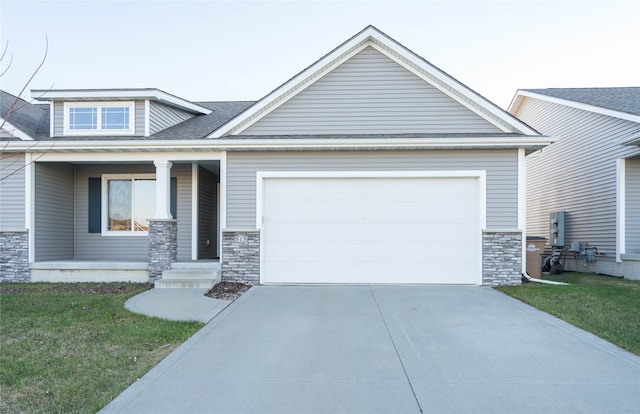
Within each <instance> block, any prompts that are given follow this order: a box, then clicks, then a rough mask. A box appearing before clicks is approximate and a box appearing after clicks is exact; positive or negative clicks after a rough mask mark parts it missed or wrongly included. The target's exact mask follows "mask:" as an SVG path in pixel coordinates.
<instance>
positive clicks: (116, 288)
mask: <svg viewBox="0 0 640 414" xmlns="http://www.w3.org/2000/svg"><path fill="white" fill-rule="evenodd" d="M140 289H151V286H150V285H149V284H148V283H126V282H116V283H51V284H48V283H43V284H37V285H31V284H29V283H24V284H23V283H1V284H0V293H2V294H9V295H18V294H22V293H30V292H36V291H39V292H50V293H82V294H84V295H104V296H111V295H122V294H127V293H131V292H136V291H139V290H140Z"/></svg>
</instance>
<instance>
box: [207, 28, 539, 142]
mask: <svg viewBox="0 0 640 414" xmlns="http://www.w3.org/2000/svg"><path fill="white" fill-rule="evenodd" d="M369 46H371V47H373V48H374V49H376V50H377V51H379V52H380V53H382V54H384V55H385V56H387V57H388V58H390V59H392V60H393V61H394V62H396V63H398V64H399V65H401V66H403V67H404V68H406V69H407V70H409V71H410V72H412V73H413V74H415V75H416V76H418V77H420V78H421V79H423V80H424V81H425V82H427V83H429V84H430V85H432V86H434V87H435V88H437V89H439V90H440V91H442V92H443V93H445V94H446V95H447V96H449V97H451V98H452V99H454V100H456V101H457V102H459V103H460V104H462V105H463V106H465V107H466V108H468V109H469V110H471V111H473V112H475V113H476V114H478V115H479V116H481V117H482V118H484V119H486V120H487V121H488V122H490V123H491V124H493V125H495V126H496V127H497V128H499V129H501V130H503V131H504V132H516V133H521V134H525V135H539V133H538V132H537V131H535V130H533V129H532V128H530V127H529V126H527V125H526V124H524V123H523V122H521V121H519V120H518V119H516V118H515V117H512V116H511V115H510V114H508V113H506V112H505V111H503V110H502V109H500V108H498V107H497V106H495V105H494V104H493V103H491V102H489V101H488V100H486V99H485V98H483V97H482V96H480V95H478V94H477V93H475V92H474V91H472V90H471V89H469V88H468V87H466V86H465V85H463V84H462V83H460V82H458V81H457V80H455V79H453V78H452V77H450V76H449V75H447V74H446V73H445V72H443V71H441V70H440V69H438V68H437V67H435V66H433V65H431V64H430V63H429V62H427V61H426V60H424V59H423V58H421V57H420V56H418V55H416V54H415V53H413V52H412V51H410V50H409V49H407V48H405V47H404V46H402V45H401V44H399V43H398V42H396V41H395V40H393V39H392V38H390V37H388V36H387V35H385V34H384V33H382V32H381V31H379V30H378V29H376V28H375V27H373V26H368V27H367V28H365V29H364V30H363V31H361V32H360V33H358V34H356V35H355V36H354V37H352V38H351V39H349V40H347V41H346V42H344V43H343V44H342V45H340V46H338V47H337V48H336V49H334V50H333V51H331V52H329V53H328V54H327V55H325V56H324V57H322V58H321V59H319V60H318V61H316V62H315V63H314V64H312V65H311V66H309V67H308V68H306V69H305V70H303V71H302V72H300V73H299V74H297V75H296V76H294V77H293V78H291V79H290V80H289V81H287V82H285V83H284V84H282V85H281V86H280V87H278V88H277V89H275V90H274V91H273V92H271V93H269V94H268V95H266V96H265V97H264V98H262V99H261V100H260V101H258V102H257V103H256V104H255V105H253V106H251V107H250V108H248V109H247V110H246V111H244V112H243V113H241V114H240V115H238V116H237V117H236V118H234V119H232V120H230V121H229V122H227V123H226V124H224V125H223V126H221V127H220V128H218V129H217V130H216V131H214V132H212V133H211V134H210V135H209V136H208V137H207V138H219V137H222V136H225V135H239V134H240V133H241V132H242V131H244V130H245V129H247V128H249V127H250V126H251V125H253V124H255V123H256V122H257V121H258V120H260V119H261V118H263V117H264V116H266V115H268V114H269V113H270V112H271V111H273V110H274V109H276V108H277V107H279V106H280V105H282V104H283V103H285V102H286V101H288V100H289V99H291V98H292V97H294V96H295V95H297V94H298V93H300V92H301V91H302V90H303V89H305V88H306V87H308V86H309V85H311V84H313V83H314V82H315V81H317V80H318V79H320V78H321V77H323V76H324V75H326V74H327V73H329V72H331V71H332V70H333V69H335V68H336V67H338V66H339V65H341V64H342V63H344V62H346V61H347V60H349V59H350V58H351V57H353V56H354V55H356V54H357V53H359V52H360V51H362V50H363V49H365V48H366V47H369Z"/></svg>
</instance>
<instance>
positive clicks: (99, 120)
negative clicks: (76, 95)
mask: <svg viewBox="0 0 640 414" xmlns="http://www.w3.org/2000/svg"><path fill="white" fill-rule="evenodd" d="M113 107H125V108H129V128H127V129H102V108H113ZM71 108H96V109H97V112H98V114H97V117H98V118H97V128H96V129H71V128H70V127H71V125H70V124H69V121H70V109H71ZM135 118H136V103H135V102H134V101H114V102H65V103H64V122H63V131H64V135H133V134H134V133H135V124H136V120H135Z"/></svg>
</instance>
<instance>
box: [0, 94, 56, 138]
mask: <svg viewBox="0 0 640 414" xmlns="http://www.w3.org/2000/svg"><path fill="white" fill-rule="evenodd" d="M0 117H2V118H3V119H5V120H6V121H7V122H9V123H11V125H13V126H14V127H16V128H18V129H19V130H21V131H22V132H24V133H25V134H27V135H29V136H31V137H33V138H36V139H37V138H40V137H48V136H49V105H34V104H31V103H29V102H27V101H25V100H24V99H21V98H19V97H17V96H14V95H12V94H10V93H8V92H5V91H2V90H0Z"/></svg>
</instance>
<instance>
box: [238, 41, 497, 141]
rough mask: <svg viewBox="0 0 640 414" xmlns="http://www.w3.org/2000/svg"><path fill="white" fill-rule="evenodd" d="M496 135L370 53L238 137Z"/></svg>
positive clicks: (444, 97)
mask: <svg viewBox="0 0 640 414" xmlns="http://www.w3.org/2000/svg"><path fill="white" fill-rule="evenodd" d="M412 132H424V133H456V132H459V133H465V132H488V133H493V132H500V130H499V129H498V128H496V127H495V126H493V125H492V124H490V123H489V122H487V121H486V120H484V119H483V118H481V117H480V116H478V115H477V114H475V113H474V112H472V111H471V110H469V109H467V108H466V107H464V106H463V105H461V104H459V103H458V102H457V101H455V100H453V99H452V98H450V97H449V96H447V95H445V94H444V93H443V92H440V90H438V89H436V88H435V87H433V86H431V85H430V84H429V83H427V82H425V81H424V80H422V79H420V78H419V77H418V76H416V75H414V74H413V73H411V72H409V71H408V70H407V69H405V68H404V67H402V66H400V65H399V64H397V63H395V62H394V61H392V60H391V59H389V58H388V57H386V56H385V55H383V54H382V53H380V52H378V51H377V50H375V49H373V48H372V47H368V48H366V49H364V50H362V51H361V52H360V53H358V54H356V55H355V56H353V57H352V58H350V59H349V60H348V61H346V62H345V63H343V64H342V65H340V66H338V67H337V68H335V69H334V70H333V71H331V72H330V73H328V74H327V75H325V76H324V77H322V78H321V79H319V80H317V81H316V82H315V83H313V84H312V85H310V86H309V87H307V88H306V89H304V90H303V91H301V92H300V93H299V94H297V95H296V96H294V97H293V98H291V99H290V100H289V101H287V102H285V103H284V104H282V105H281V106H280V107H278V108H276V109H275V110H273V111H272V112H271V113H269V114H268V115H266V116H265V117H264V118H263V119H261V120H259V121H257V122H256V123H255V124H254V125H252V126H251V127H250V128H248V129H247V130H245V131H243V132H242V134H246V135H254V134H255V135H270V134H278V135H287V134H307V133H312V134H341V133H349V134H368V133H377V134H379V133H412Z"/></svg>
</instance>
